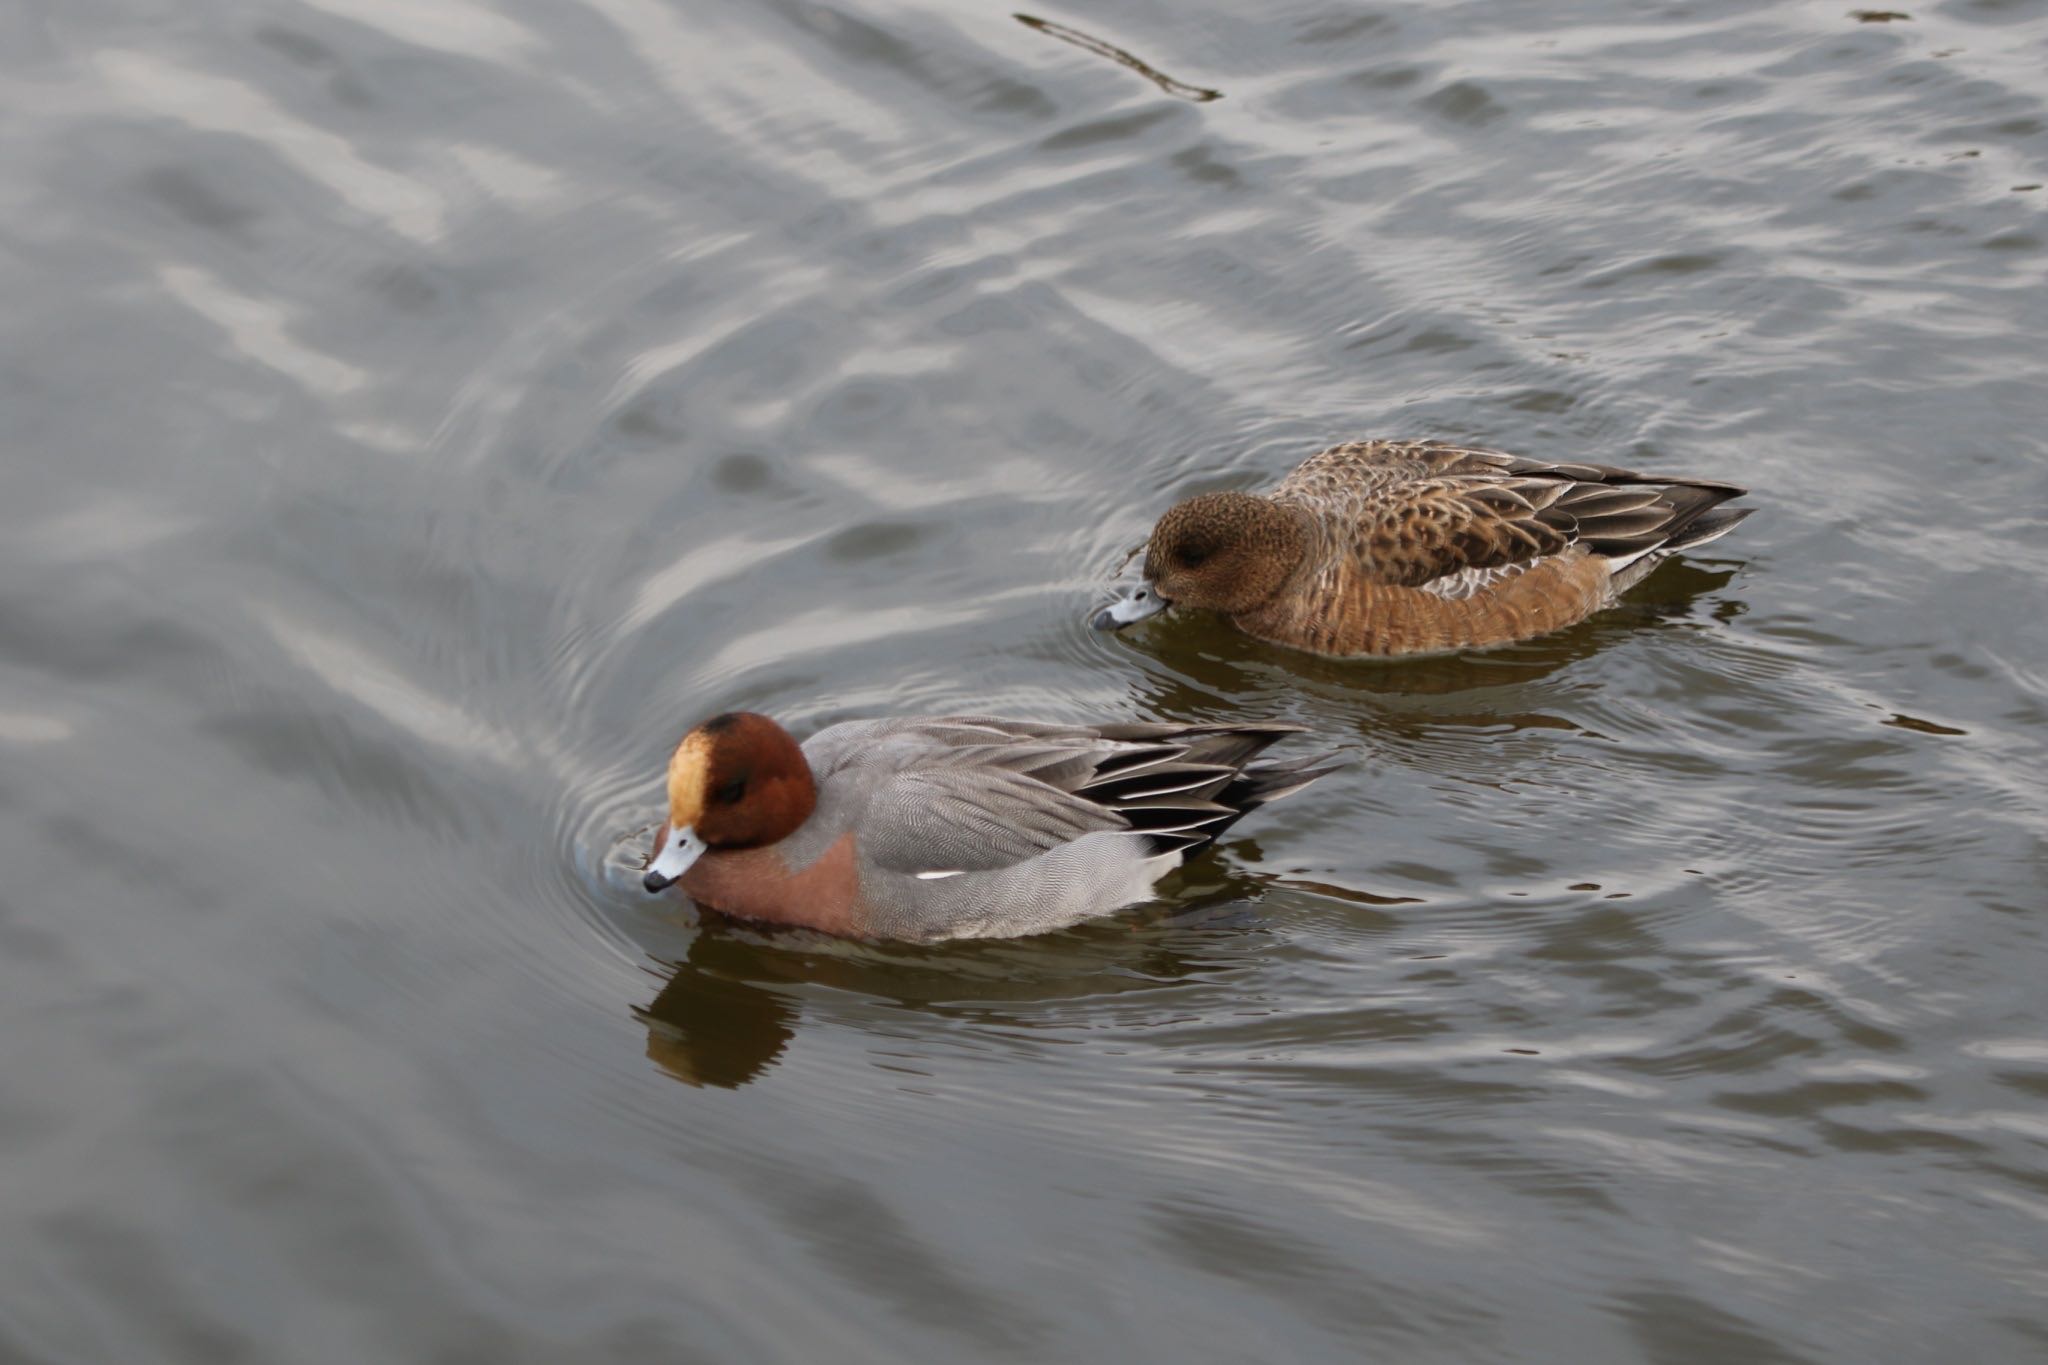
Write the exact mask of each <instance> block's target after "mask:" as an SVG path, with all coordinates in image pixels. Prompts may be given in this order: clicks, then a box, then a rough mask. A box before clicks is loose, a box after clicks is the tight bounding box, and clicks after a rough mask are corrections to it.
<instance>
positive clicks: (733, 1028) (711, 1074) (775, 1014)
mask: <svg viewBox="0 0 2048 1365" xmlns="http://www.w3.org/2000/svg"><path fill="white" fill-rule="evenodd" d="M692 956H695V954H694V953H693V954H692ZM796 1014H797V1011H796V1005H795V1002H794V1001H792V1000H789V999H787V998H785V997H783V996H781V995H778V994H777V993H776V992H774V991H772V990H768V989H767V988H765V987H762V986H756V985H754V984H752V983H751V982H746V981H735V980H733V979H731V978H730V977H724V976H716V975H713V974H712V973H710V972H707V971H705V970H703V969H702V968H701V967H694V966H692V965H690V964H689V963H688V962H679V963H677V964H675V971H674V974H673V975H671V976H670V977H669V979H668V981H667V983H666V984H664V985H663V986H662V988H661V992H660V994H658V995H656V996H655V997H654V999H653V1001H652V1002H650V1003H649V1004H648V1005H647V1006H646V1008H644V1009H642V1008H637V1007H636V1008H635V1009H634V1011H633V1015H634V1017H635V1018H637V1019H638V1020H640V1022H641V1023H643V1024H645V1025H646V1026H647V1056H648V1059H649V1060H650V1061H652V1062H654V1063H655V1064H656V1065H657V1066H659V1067H660V1068H661V1069H662V1070H663V1071H666V1072H668V1074H669V1075H671V1076H674V1077H675V1078H676V1079H677V1080H679V1081H682V1082H684V1083H685V1084H688V1085H715V1086H720V1087H723V1088H725V1089H728V1090H730V1089H737V1088H738V1087H740V1086H742V1085H745V1084H746V1083H747V1082H748V1081H751V1080H753V1079H754V1077H756V1076H758V1075H760V1074H761V1073H762V1072H763V1071H766V1070H767V1069H768V1068H769V1067H770V1066H773V1065H774V1064H775V1059H776V1058H777V1057H780V1056H781V1055H782V1049H783V1048H784V1047H785V1046H787V1045H788V1043H789V1040H790V1038H791V1037H792V1036H794V1034H795V1031H796V1029H795V1025H796Z"/></svg>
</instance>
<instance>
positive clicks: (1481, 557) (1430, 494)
mask: <svg viewBox="0 0 2048 1365" xmlns="http://www.w3.org/2000/svg"><path fill="white" fill-rule="evenodd" d="M1746 491H1747V490H1746V489H1743V488H1741V487H1740V486H1738V485H1736V484H1731V483H1722V482H1719V481H1717V480H1709V479H1672V478H1664V477H1659V476H1656V475H1650V474H1641V473H1638V472H1636V471H1635V470H1630V469H1620V468H1616V467H1614V466H1612V465H1596V464H1579V463H1546V462H1544V461H1540V460H1530V459H1524V458H1522V457H1520V456H1515V455H1508V454H1505V453H1503V452H1501V451H1496V450H1480V449H1473V448H1468V447H1462V446H1451V445H1445V444H1442V443H1439V442H1433V441H1430V442H1386V441H1371V442H1360V443H1356V444H1354V445H1350V446H1337V447H1334V448H1332V449H1331V450H1326V451H1324V452H1322V453H1321V454H1319V455H1316V456H1314V457H1312V458H1311V459H1309V460H1308V461H1307V462H1305V463H1304V464H1303V465H1302V466H1301V468H1300V469H1298V470H1296V471H1295V473H1294V474H1293V475H1292V476H1290V477H1289V479H1288V480H1287V481H1286V482H1285V483H1283V484H1282V485H1281V486H1280V487H1279V488H1277V489H1275V490H1274V493H1273V496H1274V498H1275V499H1277V500H1282V501H1292V502H1297V503H1302V504H1304V505H1308V506H1311V507H1313V508H1314V509H1315V510H1316V512H1317V514H1318V517H1319V519H1320V520H1321V521H1322V522H1323V524H1324V525H1325V526H1327V527H1330V528H1331V529H1332V530H1333V531H1334V532H1336V534H1338V535H1339V536H1340V537H1342V539H1343V541H1344V543H1343V544H1342V545H1341V546H1340V547H1339V548H1340V549H1341V550H1342V551H1343V552H1344V554H1345V557H1346V558H1347V559H1348V560H1349V561H1350V562H1351V563H1353V564H1354V565H1356V566H1357V567H1358V568H1359V569H1360V570H1362V572H1363V573H1364V574H1365V576H1366V577H1367V579H1368V580H1369V581H1373V582H1379V583H1386V584H1392V585H1395V586H1400V587H1411V588H1430V589H1432V590H1434V591H1437V592H1439V593H1441V594H1442V595H1444V596H1447V597H1466V596H1470V595H1471V594H1472V593H1474V592H1478V591H1482V590H1484V589H1485V588H1487V587H1489V586H1491V585H1492V584H1493V583H1495V582H1498V581H1499V580H1500V579H1501V578H1502V577H1505V576H1507V575H1510V574H1513V573H1516V572H1519V571H1521V570H1522V569H1525V568H1527V567H1528V566H1530V565H1532V564H1535V563H1536V562H1538V561H1540V560H1542V559H1545V558H1547V557H1549V556H1552V555H1558V554H1563V553H1564V552H1565V551H1567V550H1569V549H1571V548H1572V547H1573V546H1580V547H1583V548H1584V549H1585V550H1586V551H1587V552H1589V553H1591V554H1597V555H1604V556H1606V557H1607V558H1608V560H1609V561H1610V567H1611V568H1612V569H1613V570H1615V571H1618V570H1619V569H1621V568H1622V567H1623V566H1625V565H1628V564H1631V563H1633V562H1635V561H1636V560H1639V559H1642V558H1643V557H1645V556H1648V555H1652V554H1653V553H1654V552H1656V551H1659V550H1672V549H1677V548H1680V547H1682V546H1685V545H1693V544H1700V543H1703V542H1704V541H1706V540H1710V539H1712V538H1714V537H1715V536H1718V535H1721V534H1724V533H1725V532H1726V531H1728V530H1729V529H1731V528H1732V527H1733V526H1734V525H1735V523H1736V522H1737V521H1740V520H1741V519H1742V518H1743V517H1745V516H1747V515H1748V510H1747V509H1741V510H1733V511H1721V512H1716V511H1715V510H1714V509H1715V508H1717V507H1719V505H1720V504H1721V503H1724V502H1726V501H1728V500H1729V499H1730V498H1735V497H1740V496H1741V495H1742V494H1743V493H1744V492H1746Z"/></svg>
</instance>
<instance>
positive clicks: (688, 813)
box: [668, 730, 711, 829]
mask: <svg viewBox="0 0 2048 1365" xmlns="http://www.w3.org/2000/svg"><path fill="white" fill-rule="evenodd" d="M710 778H711V739H710V737H709V736H708V735H705V734H702V733H700V732H698V731H696V730H692V731H690V733H689V734H687V735H684V736H683V742H682V743H681V744H678V745H677V746H676V751H675V753H674V754H673V755H671V756H670V757H669V760H668V821H669V823H670V824H672V825H674V826H675V827H676V828H678V829H687V828H689V827H690V826H692V825H694V824H696V823H697V820H698V817H700V816H702V815H703V814H704V788H705V786H706V785H707V784H708V783H709V781H710Z"/></svg>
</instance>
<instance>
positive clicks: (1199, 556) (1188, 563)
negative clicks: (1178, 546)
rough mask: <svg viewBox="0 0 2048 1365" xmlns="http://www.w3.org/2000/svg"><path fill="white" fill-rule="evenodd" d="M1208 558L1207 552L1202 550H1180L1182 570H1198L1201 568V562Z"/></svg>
mask: <svg viewBox="0 0 2048 1365" xmlns="http://www.w3.org/2000/svg"><path fill="white" fill-rule="evenodd" d="M1208 557H1209V552H1208V551H1207V550H1204V549H1188V550H1182V551H1181V552H1180V562H1181V567H1182V568H1184V569H1199V568H1201V567H1202V561H1203V560H1205V559H1207V558H1208Z"/></svg>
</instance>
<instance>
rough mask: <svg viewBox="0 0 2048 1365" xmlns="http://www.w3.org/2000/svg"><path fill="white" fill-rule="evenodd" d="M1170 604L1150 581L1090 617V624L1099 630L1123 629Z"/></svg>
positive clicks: (1164, 608)
mask: <svg viewBox="0 0 2048 1365" xmlns="http://www.w3.org/2000/svg"><path fill="white" fill-rule="evenodd" d="M1169 605H1171V604H1170V603H1168V602H1167V600H1166V599H1165V598H1163V597H1161V596H1160V595H1159V590H1158V589H1157V588H1154V587H1153V586H1152V585H1151V584H1150V583H1141V584H1139V585H1138V586H1137V587H1135V588H1131V589H1129V590H1127V591H1126V592H1125V593H1123V595H1122V596H1120V597H1118V598H1117V599H1116V601H1114V602H1112V603H1110V604H1109V605H1108V606H1106V607H1104V608H1103V609H1102V610H1101V611H1098V612H1096V613H1095V615H1093V616H1091V617H1089V618H1088V624H1089V625H1091V626H1093V627H1095V629H1097V630H1122V629H1123V628H1124V627H1125V626H1128V625H1131V624H1133V623H1135V622H1138V621H1142V620H1144V619H1145V618H1146V617H1148V616H1157V615H1158V614H1159V613H1160V612H1162V611H1165V610H1166V608H1167V607H1168V606H1169Z"/></svg>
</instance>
